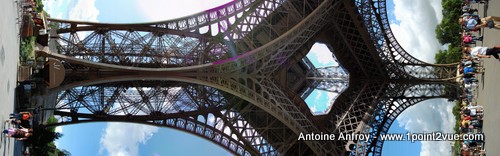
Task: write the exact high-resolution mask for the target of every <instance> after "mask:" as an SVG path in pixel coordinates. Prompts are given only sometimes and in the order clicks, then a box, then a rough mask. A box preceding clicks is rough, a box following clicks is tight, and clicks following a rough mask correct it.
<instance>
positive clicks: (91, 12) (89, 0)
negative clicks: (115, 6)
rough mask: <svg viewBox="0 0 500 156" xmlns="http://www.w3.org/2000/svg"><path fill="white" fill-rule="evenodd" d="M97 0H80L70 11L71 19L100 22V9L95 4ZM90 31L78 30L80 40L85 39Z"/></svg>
mask: <svg viewBox="0 0 500 156" xmlns="http://www.w3.org/2000/svg"><path fill="white" fill-rule="evenodd" d="M95 1H96V0H78V1H77V2H76V5H75V6H74V7H72V8H71V9H70V11H69V13H68V19H69V20H75V21H87V22H98V20H97V16H99V10H97V8H96V6H95ZM88 33H89V32H81V31H80V32H77V34H78V37H79V38H80V40H83V39H84V37H85V36H87V34H88Z"/></svg>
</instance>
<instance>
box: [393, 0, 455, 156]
mask: <svg viewBox="0 0 500 156" xmlns="http://www.w3.org/2000/svg"><path fill="white" fill-rule="evenodd" d="M394 4H395V10H394V13H395V18H396V20H399V21H400V23H399V25H398V24H396V23H397V22H391V30H392V31H393V33H394V35H395V36H396V39H397V41H398V42H399V43H400V44H401V46H402V47H403V48H404V49H405V50H406V51H407V52H408V53H410V54H411V55H413V56H414V57H416V58H417V59H420V60H423V61H426V62H430V63H433V62H434V55H435V54H436V53H437V52H438V51H439V50H440V49H444V48H446V46H443V45H441V44H439V42H438V41H437V39H436V34H435V32H434V30H435V28H436V25H437V24H439V22H440V21H441V19H442V18H443V17H442V14H441V12H442V7H441V0H419V1H414V0H394ZM453 105H454V104H453V103H449V102H446V101H445V100H443V99H433V100H427V101H424V102H421V103H418V104H416V105H415V106H412V107H410V108H408V109H407V110H405V111H404V112H403V113H402V114H401V115H400V116H399V117H398V118H397V121H398V122H399V123H400V125H399V126H400V127H404V128H405V129H406V130H408V131H410V132H412V133H419V132H434V131H441V132H443V133H453V126H454V123H455V117H454V115H453V113H452V108H453ZM421 143H422V147H421V152H420V155H422V156H427V155H449V154H450V144H449V142H447V141H431V142H427V141H422V142H421Z"/></svg>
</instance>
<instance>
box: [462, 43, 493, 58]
mask: <svg viewBox="0 0 500 156" xmlns="http://www.w3.org/2000/svg"><path fill="white" fill-rule="evenodd" d="M462 52H464V53H468V54H470V55H471V56H473V57H479V58H491V56H493V57H495V58H496V59H498V60H499V61H500V57H499V56H498V53H500V46H494V47H492V48H488V47H469V46H467V45H464V46H463V47H462Z"/></svg>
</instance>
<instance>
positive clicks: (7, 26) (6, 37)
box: [0, 0, 19, 156]
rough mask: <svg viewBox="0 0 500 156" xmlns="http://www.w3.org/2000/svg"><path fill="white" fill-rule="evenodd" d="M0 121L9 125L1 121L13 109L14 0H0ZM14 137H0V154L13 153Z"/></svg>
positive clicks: (15, 62)
mask: <svg viewBox="0 0 500 156" xmlns="http://www.w3.org/2000/svg"><path fill="white" fill-rule="evenodd" d="M0 4H1V5H0V15H1V16H0V73H1V74H0V108H1V109H0V121H2V122H1V127H2V129H4V128H6V127H9V126H10V125H7V124H5V123H4V122H3V121H5V120H6V119H8V118H9V114H10V113H12V112H13V111H14V88H15V87H16V85H17V66H18V58H19V39H18V33H19V31H18V30H19V25H16V17H17V16H18V12H17V4H15V3H14V0H0ZM15 142H16V141H15V140H14V139H10V138H5V136H4V135H2V136H1V137H0V143H1V144H0V155H4V156H11V155H14V153H17V152H14V144H15Z"/></svg>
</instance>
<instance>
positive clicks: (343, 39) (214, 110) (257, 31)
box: [39, 0, 457, 155]
mask: <svg viewBox="0 0 500 156" xmlns="http://www.w3.org/2000/svg"><path fill="white" fill-rule="evenodd" d="M49 21H50V22H52V23H55V24H56V25H57V26H58V29H54V30H52V31H51V34H50V37H51V40H50V48H45V50H42V51H39V54H41V55H43V56H46V57H51V58H54V59H58V60H60V61H61V62H62V64H63V65H64V69H65V78H64V80H63V82H62V84H61V85H60V86H58V87H55V88H52V89H50V90H49V91H48V92H47V93H46V95H43V96H46V98H47V99H49V100H48V102H49V103H50V102H52V103H55V105H54V108H55V110H54V111H50V113H53V114H54V115H57V116H59V119H60V120H59V121H60V123H58V124H55V125H49V126H56V125H65V124H74V123H84V122H95V121H118V122H134V123H143V124H150V125H157V126H164V127H171V128H175V129H179V130H182V131H185V132H188V133H191V134H194V135H197V136H200V137H202V138H205V139H207V140H210V141H212V142H214V143H215V144H218V145H220V146H221V147H223V148H225V149H227V150H228V151H230V152H232V153H234V154H236V155H297V154H298V155H313V154H314V155H350V154H356V155H380V154H381V149H382V146H383V140H378V139H377V138H376V137H375V138H374V137H372V138H370V140H368V142H355V141H345V140H334V141H302V140H298V136H299V134H300V133H304V134H308V133H320V132H323V133H331V134H337V135H338V134H340V133H370V134H371V135H372V136H379V135H381V134H385V133H387V130H388V129H389V127H390V125H391V124H392V122H393V121H394V120H395V119H396V117H397V116H398V115H399V114H400V113H401V112H403V111H404V110H405V109H406V108H408V107H410V106H412V105H414V104H416V103H417V102H420V101H423V100H426V99H431V98H456V96H457V85H456V83H455V82H453V79H454V74H455V72H456V64H449V65H436V64H430V63H425V62H423V61H420V60H418V59H416V58H414V57H412V56H411V55H409V54H408V53H407V52H405V51H404V49H403V48H401V46H400V45H399V44H398V43H397V41H396V39H395V37H394V35H393V34H392V32H391V30H390V27H389V21H388V20H387V14H386V8H385V1H384V0H356V1H340V0H309V1H302V0H287V1H285V0H236V1H232V2H229V3H227V4H224V5H222V6H220V7H217V8H215V9H211V10H209V11H205V12H201V13H198V14H195V15H192V16H188V17H184V18H179V19H175V20H168V21H159V22H150V23H137V24H109V23H93V22H84V21H68V20H60V19H49ZM316 42H321V43H324V44H326V45H327V46H328V48H329V49H330V51H331V52H332V55H335V57H336V58H337V59H338V61H339V64H342V66H343V67H344V68H345V69H346V70H347V71H348V72H347V73H348V74H349V75H348V76H346V73H345V72H343V71H340V70H337V67H324V68H316V67H314V65H311V63H310V62H308V61H307V59H303V58H304V57H305V55H306V54H307V53H308V51H309V49H310V48H311V46H312V45H313V44H314V43H316ZM335 76H337V77H335ZM340 78H343V79H348V80H349V81H339V80H338V79H340ZM347 82H348V83H349V84H348V85H347V84H343V83H347ZM339 85H344V86H348V87H347V88H342V90H344V91H343V92H342V93H340V91H338V90H339V89H338V88H339V87H337V88H335V87H336V86H339ZM312 89H321V90H326V91H332V92H338V93H340V95H339V96H338V97H337V99H336V100H334V101H331V104H332V106H331V109H330V111H329V112H327V114H324V115H316V116H315V115H313V114H311V111H310V108H308V106H307V105H306V103H305V102H304V99H303V98H304V97H307V95H308V94H309V93H310V90H312Z"/></svg>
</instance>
